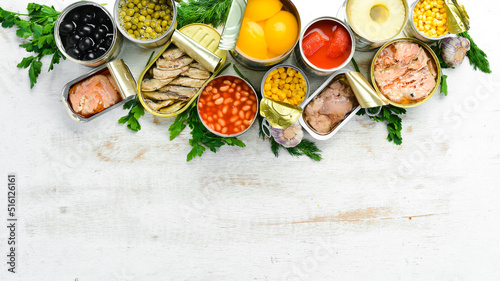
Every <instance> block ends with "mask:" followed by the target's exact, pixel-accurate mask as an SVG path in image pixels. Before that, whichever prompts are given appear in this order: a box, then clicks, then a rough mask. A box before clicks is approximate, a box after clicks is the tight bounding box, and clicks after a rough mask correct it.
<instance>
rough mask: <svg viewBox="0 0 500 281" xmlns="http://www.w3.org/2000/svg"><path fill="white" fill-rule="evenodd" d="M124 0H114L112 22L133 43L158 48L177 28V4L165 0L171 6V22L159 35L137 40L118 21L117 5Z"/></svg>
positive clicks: (170, 0)
mask: <svg viewBox="0 0 500 281" xmlns="http://www.w3.org/2000/svg"><path fill="white" fill-rule="evenodd" d="M125 2H126V1H124V0H116V1H115V8H114V12H113V14H114V16H115V17H114V22H115V25H116V26H117V27H118V30H119V31H120V33H121V34H123V36H124V37H125V38H127V39H128V40H130V41H132V43H134V44H135V45H137V46H139V47H141V48H144V49H150V48H158V47H161V46H163V45H164V44H165V43H167V42H168V40H169V39H170V36H172V32H174V30H175V29H176V28H177V6H176V5H175V1H174V0H167V2H168V3H169V4H170V6H171V7H172V24H171V25H170V26H169V28H168V29H167V31H165V33H163V34H162V35H161V36H160V37H158V38H156V39H152V40H138V39H135V38H132V37H131V36H130V34H129V33H128V32H127V31H126V30H125V29H124V28H123V27H122V26H121V24H120V22H119V18H120V17H119V15H118V6H119V5H120V4H126V3H125Z"/></svg>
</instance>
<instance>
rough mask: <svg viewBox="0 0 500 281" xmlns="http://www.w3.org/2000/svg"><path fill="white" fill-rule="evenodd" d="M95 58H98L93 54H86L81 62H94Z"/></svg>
mask: <svg viewBox="0 0 500 281" xmlns="http://www.w3.org/2000/svg"><path fill="white" fill-rule="evenodd" d="M96 58H98V56H97V55H96V53H94V52H88V53H86V54H85V55H84V56H83V60H95V59H96Z"/></svg>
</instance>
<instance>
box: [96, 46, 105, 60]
mask: <svg viewBox="0 0 500 281" xmlns="http://www.w3.org/2000/svg"><path fill="white" fill-rule="evenodd" d="M106 51H107V50H106V48H104V47H99V48H97V50H96V51H95V54H96V56H97V57H98V58H100V57H102V55H104V54H105V53H106Z"/></svg>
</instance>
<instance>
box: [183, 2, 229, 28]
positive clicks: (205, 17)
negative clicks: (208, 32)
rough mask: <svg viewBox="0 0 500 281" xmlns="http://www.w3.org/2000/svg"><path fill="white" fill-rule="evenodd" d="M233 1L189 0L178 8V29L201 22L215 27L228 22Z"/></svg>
mask: <svg viewBox="0 0 500 281" xmlns="http://www.w3.org/2000/svg"><path fill="white" fill-rule="evenodd" d="M232 2H233V1H232V0H188V1H187V2H180V3H179V5H178V6H177V14H178V16H177V27H178V28H181V27H183V26H185V25H188V24H190V23H194V22H199V23H205V24H211V25H212V26H214V27H217V26H219V25H221V24H222V23H224V22H226V19H227V14H228V12H229V8H230V7H231V3H232Z"/></svg>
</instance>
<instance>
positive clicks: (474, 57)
mask: <svg viewBox="0 0 500 281" xmlns="http://www.w3.org/2000/svg"><path fill="white" fill-rule="evenodd" d="M458 36H460V37H463V38H466V39H468V40H469V41H470V50H469V51H468V52H467V57H468V58H469V63H470V65H472V66H473V67H474V70H477V69H479V70H481V71H482V72H484V73H491V69H490V62H489V61H488V56H487V55H486V53H485V52H484V51H483V50H481V49H480V48H479V47H478V46H477V44H476V43H475V42H474V40H472V37H470V35H469V33H468V32H467V31H465V32H462V33H460V34H458Z"/></svg>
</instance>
